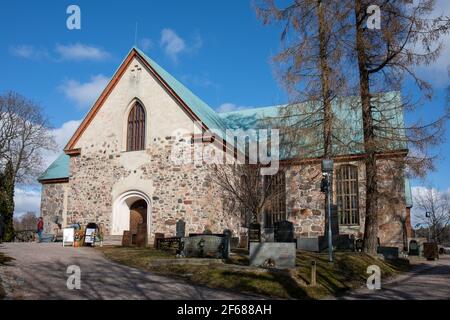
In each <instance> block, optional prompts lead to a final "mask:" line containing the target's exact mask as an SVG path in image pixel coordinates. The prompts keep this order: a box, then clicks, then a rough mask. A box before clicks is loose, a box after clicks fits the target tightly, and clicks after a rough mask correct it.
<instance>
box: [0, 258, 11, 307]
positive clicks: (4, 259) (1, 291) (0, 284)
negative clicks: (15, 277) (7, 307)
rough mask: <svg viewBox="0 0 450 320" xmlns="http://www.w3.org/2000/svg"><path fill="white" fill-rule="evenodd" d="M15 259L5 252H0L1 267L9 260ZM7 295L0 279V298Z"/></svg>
mask: <svg viewBox="0 0 450 320" xmlns="http://www.w3.org/2000/svg"><path fill="white" fill-rule="evenodd" d="M12 260H13V259H12V258H10V257H7V256H5V255H4V254H3V253H1V252H0V268H2V267H3V266H5V265H6V264H7V263H8V262H10V261H12ZM4 297H5V290H4V289H3V287H2V280H1V279H0V300H2V299H3V298H4Z"/></svg>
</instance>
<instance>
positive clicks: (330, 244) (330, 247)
mask: <svg viewBox="0 0 450 320" xmlns="http://www.w3.org/2000/svg"><path fill="white" fill-rule="evenodd" d="M327 184H328V188H327V204H328V260H329V261H330V262H333V232H332V229H331V181H330V175H329V174H327Z"/></svg>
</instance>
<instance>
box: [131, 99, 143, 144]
mask: <svg viewBox="0 0 450 320" xmlns="http://www.w3.org/2000/svg"><path fill="white" fill-rule="evenodd" d="M144 149H145V111H144V108H143V107H142V105H141V104H140V103H139V102H136V103H135V105H134V106H133V108H132V109H131V111H130V114H129V116H128V129H127V151H138V150H144Z"/></svg>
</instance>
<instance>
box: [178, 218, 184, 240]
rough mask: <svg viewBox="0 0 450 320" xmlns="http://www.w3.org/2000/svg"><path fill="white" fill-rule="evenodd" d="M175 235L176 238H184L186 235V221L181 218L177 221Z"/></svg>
mask: <svg viewBox="0 0 450 320" xmlns="http://www.w3.org/2000/svg"><path fill="white" fill-rule="evenodd" d="M176 229H177V237H178V238H184V236H185V235H186V222H184V220H183V219H180V220H178V221H177V226H176Z"/></svg>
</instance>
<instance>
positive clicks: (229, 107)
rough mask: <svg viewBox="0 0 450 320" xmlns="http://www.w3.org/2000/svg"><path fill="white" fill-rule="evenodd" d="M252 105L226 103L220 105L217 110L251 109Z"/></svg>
mask: <svg viewBox="0 0 450 320" xmlns="http://www.w3.org/2000/svg"><path fill="white" fill-rule="evenodd" d="M251 108H252V107H246V106H239V105H237V104H234V103H224V104H222V105H220V106H219V107H218V108H217V109H216V110H217V112H232V111H239V110H244V109H251Z"/></svg>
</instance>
